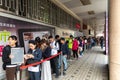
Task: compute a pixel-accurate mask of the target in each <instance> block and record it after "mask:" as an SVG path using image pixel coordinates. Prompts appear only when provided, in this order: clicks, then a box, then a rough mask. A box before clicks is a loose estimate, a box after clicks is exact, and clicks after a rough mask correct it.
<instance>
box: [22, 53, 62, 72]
mask: <svg viewBox="0 0 120 80" xmlns="http://www.w3.org/2000/svg"><path fill="white" fill-rule="evenodd" d="M60 54H61V52H60V53H57V54H56V55H53V56H51V57H49V58H46V59H44V60H42V61H39V62H36V63H32V64H28V65H22V66H20V70H23V69H26V68H28V67H31V66H35V65H38V64H41V63H43V62H45V61H47V60H50V59H52V58H54V57H56V56H58V55H60Z"/></svg>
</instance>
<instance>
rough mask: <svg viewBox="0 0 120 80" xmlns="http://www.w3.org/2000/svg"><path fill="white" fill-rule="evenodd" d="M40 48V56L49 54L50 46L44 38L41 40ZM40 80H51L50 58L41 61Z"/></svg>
mask: <svg viewBox="0 0 120 80" xmlns="http://www.w3.org/2000/svg"><path fill="white" fill-rule="evenodd" d="M40 49H41V50H42V58H43V59H46V58H49V57H50V56H51V47H50V45H49V43H48V41H46V40H41V43H40ZM41 80H52V74H51V67H50V60H47V61H45V62H43V63H42V71H41Z"/></svg>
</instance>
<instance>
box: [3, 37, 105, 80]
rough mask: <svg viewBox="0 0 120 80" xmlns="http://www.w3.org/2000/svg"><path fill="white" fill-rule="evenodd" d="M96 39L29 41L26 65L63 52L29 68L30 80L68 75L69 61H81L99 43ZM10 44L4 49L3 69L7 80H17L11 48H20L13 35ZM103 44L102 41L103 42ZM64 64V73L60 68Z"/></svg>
mask: <svg viewBox="0 0 120 80" xmlns="http://www.w3.org/2000/svg"><path fill="white" fill-rule="evenodd" d="M95 40H96V39H95V38H91V37H89V38H86V37H85V36H84V37H81V36H80V37H76V38H74V37H73V36H72V35H70V37H69V38H68V39H65V38H64V37H60V36H59V35H56V36H55V38H54V37H53V36H49V37H48V39H42V40H41V39H40V38H39V37H36V38H35V40H29V42H28V44H29V50H28V52H27V53H26V54H25V55H24V58H25V62H26V63H25V64H26V65H27V64H32V63H35V62H39V61H42V60H43V59H46V58H49V57H51V56H53V55H56V54H57V53H60V52H61V55H59V56H57V57H54V58H52V59H50V60H48V61H45V62H43V63H42V64H40V65H35V66H31V67H28V69H27V70H28V72H29V77H30V80H52V74H55V77H56V78H58V77H59V75H60V74H63V75H66V70H67V69H68V61H73V60H77V59H79V57H82V56H83V55H84V54H83V53H84V51H86V50H87V49H88V50H89V49H91V48H92V47H93V46H95V44H96V43H97V42H96V41H95ZM101 40H103V38H101ZM8 42H9V44H8V45H7V46H6V47H4V49H3V56H2V61H3V69H4V70H5V71H6V77H7V80H15V78H16V67H17V65H15V64H11V59H12V58H13V57H14V56H13V55H11V48H15V47H19V46H18V44H17V43H18V40H17V37H16V36H14V35H12V36H10V37H9V38H8ZM101 43H102V41H101ZM102 47H103V45H101V48H102ZM61 64H63V71H62V72H63V73H61V72H60V68H61V67H62V66H61Z"/></svg>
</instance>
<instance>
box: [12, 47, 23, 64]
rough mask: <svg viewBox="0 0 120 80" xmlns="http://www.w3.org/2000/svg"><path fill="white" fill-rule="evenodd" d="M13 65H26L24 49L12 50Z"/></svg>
mask: <svg viewBox="0 0 120 80" xmlns="http://www.w3.org/2000/svg"><path fill="white" fill-rule="evenodd" d="M11 55H12V56H13V58H12V59H11V64H22V63H24V48H11Z"/></svg>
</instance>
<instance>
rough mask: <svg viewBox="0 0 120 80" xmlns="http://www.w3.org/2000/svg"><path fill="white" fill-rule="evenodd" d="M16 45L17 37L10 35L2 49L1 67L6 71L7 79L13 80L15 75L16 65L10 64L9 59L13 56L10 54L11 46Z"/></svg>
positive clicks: (14, 46)
mask: <svg viewBox="0 0 120 80" xmlns="http://www.w3.org/2000/svg"><path fill="white" fill-rule="evenodd" d="M16 47H18V44H17V37H16V36H14V35H12V36H9V38H8V45H7V46H5V47H4V49H3V55H2V61H3V69H4V70H5V71H6V78H7V80H14V78H15V77H16V68H17V65H13V64H11V59H12V58H13V57H14V56H13V55H11V48H16Z"/></svg>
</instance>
